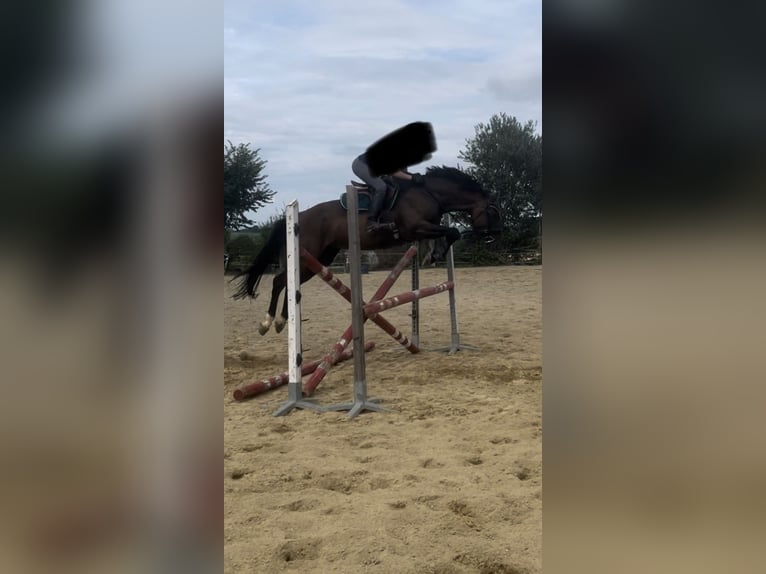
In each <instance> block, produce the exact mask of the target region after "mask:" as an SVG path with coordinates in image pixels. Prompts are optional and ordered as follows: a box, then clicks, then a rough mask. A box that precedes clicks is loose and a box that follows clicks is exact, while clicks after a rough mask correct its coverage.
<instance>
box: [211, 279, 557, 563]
mask: <svg viewBox="0 0 766 574" xmlns="http://www.w3.org/2000/svg"><path fill="white" fill-rule="evenodd" d="M445 274H446V272H445V271H444V270H443V269H428V270H424V271H423V272H422V275H421V286H426V285H431V284H436V283H439V282H441V281H444V280H445V279H446V277H445ZM384 275H385V274H384V273H383V272H373V273H370V274H369V275H365V276H363V278H364V293H365V294H366V295H367V296H369V295H370V294H371V293H372V292H373V291H374V290H375V288H376V287H377V285H378V284H379V283H380V282H381V281H382V280H383V278H384ZM541 276H542V270H541V267H494V268H481V269H458V270H457V276H456V282H457V291H456V293H457V300H458V312H459V315H458V318H459V321H460V331H461V337H462V342H464V343H467V344H471V345H475V346H477V347H480V351H468V350H466V351H461V352H460V353H458V354H456V355H454V356H447V355H445V354H443V353H438V352H423V353H421V354H418V355H410V354H409V353H407V352H406V351H404V350H403V349H402V348H401V347H399V345H397V344H396V343H395V342H394V341H393V340H392V339H390V338H389V337H388V336H387V335H386V334H385V333H383V331H381V330H380V329H378V328H377V327H376V326H375V325H373V324H368V326H367V328H366V339H367V340H368V341H375V343H376V348H375V349H374V350H373V351H372V352H371V353H370V354H368V360H367V381H368V392H369V395H370V396H372V397H377V398H380V399H381V401H382V403H381V404H383V405H385V406H387V407H390V408H391V409H392V412H390V413H367V412H366V413H364V414H362V415H361V416H359V417H357V418H356V419H354V420H347V416H346V414H345V413H337V412H328V413H315V412H310V411H303V410H301V411H293V412H292V413H291V414H290V415H288V416H286V417H279V418H275V417H273V416H272V412H273V411H274V410H275V409H276V408H277V407H278V406H279V405H280V404H281V403H282V402H283V401H284V400H285V398H286V396H287V388H286V387H281V388H279V389H276V390H273V391H271V392H270V393H267V394H264V395H261V396H258V397H255V398H253V399H250V400H249V401H247V402H242V403H237V402H234V401H233V399H232V396H231V393H232V391H233V390H234V389H235V388H236V387H237V386H239V385H241V384H243V383H246V382H251V381H254V380H257V379H260V378H263V377H267V376H271V375H274V374H277V373H278V372H282V371H285V370H286V369H287V338H286V330H285V331H284V332H283V333H281V334H276V333H274V332H273V331H272V332H269V333H268V334H267V335H266V336H265V337H261V336H260V335H259V334H258V332H257V323H258V321H259V320H260V319H261V318H262V316H263V314H264V312H265V308H266V305H267V303H268V301H267V296H268V293H269V292H270V287H271V278H270V277H268V276H267V277H265V278H264V281H263V283H262V286H261V292H262V294H261V296H260V297H259V298H258V299H256V300H255V301H233V300H232V299H231V298H230V297H229V296H228V295H229V294H230V293H231V287H230V285H229V284H228V282H226V283H225V286H224V295H225V303H224V308H225V348H224V365H225V367H224V368H225V379H224V380H225V388H224V433H225V454H224V487H225V495H224V496H225V513H226V514H225V522H224V536H225V562H224V563H225V571H226V572H254V573H278V572H300V573H306V572H319V573H323V572H332V573H335V572H337V573H358V572H372V573H384V572H385V573H389V572H390V573H413V574H414V573H432V574H436V573H439V574H458V573H481V574H490V573H534V572H541V571H542V564H541V544H542V541H541V537H542V475H541V470H542V426H541V415H542V341H541V332H542V329H541V327H542V302H541ZM340 277H341V279H343V280H344V281H345V282H346V283H347V284H348V275H345V274H341V275H340ZM408 281H409V272H407V271H406V272H405V273H404V275H403V276H402V278H400V280H399V282H398V283H397V284H396V285H395V286H394V288H393V289H392V290H391V294H395V293H398V292H401V291H404V290H406V288H407V283H408ZM303 297H304V306H303V316H304V322H303V342H304V356H305V357H306V360H313V359H315V358H319V356H321V355H324V353H325V352H326V351H327V350H329V348H330V347H331V346H332V344H333V343H334V342H335V340H336V339H337V337H338V336H339V335H340V334H341V332H342V331H343V330H344V329H345V328H346V327H347V326H348V325H349V324H350V321H351V314H350V307H349V305H348V303H346V302H345V301H344V300H343V299H341V298H340V296H339V295H337V294H336V293H335V292H333V291H332V290H330V289H329V288H328V287H327V286H326V285H324V283H322V282H321V280H319V279H316V278H315V279H312V280H311V281H310V282H308V283H306V284H305V285H304V287H303ZM409 313H410V307H409V305H405V306H402V307H399V308H396V309H391V310H389V311H386V313H385V316H386V318H387V319H389V321H391V322H392V323H393V324H394V325H396V326H397V327H399V328H401V329H403V330H405V332H407V331H409V329H410V317H409ZM421 317H422V320H421V344H422V345H423V346H424V347H429V346H432V347H438V346H441V345H447V344H449V338H450V335H449V333H450V328H449V306H448V299H447V296H446V294H441V295H437V296H435V297H432V298H429V299H425V300H423V301H421ZM243 351H245V353H242V352H243ZM352 387H353V361H349V362H347V363H344V364H342V365H340V366H338V367H336V368H334V369H333V370H332V371H331V372H330V373H329V374H328V376H327V377H326V378H325V380H324V381H323V382H322V383H321V384H320V385H319V387H318V388H317V391H316V393H315V397H316V398H317V400H318V402H319V403H320V404H322V405H330V404H337V403H341V402H347V401H349V400H350V399H351V397H352Z"/></svg>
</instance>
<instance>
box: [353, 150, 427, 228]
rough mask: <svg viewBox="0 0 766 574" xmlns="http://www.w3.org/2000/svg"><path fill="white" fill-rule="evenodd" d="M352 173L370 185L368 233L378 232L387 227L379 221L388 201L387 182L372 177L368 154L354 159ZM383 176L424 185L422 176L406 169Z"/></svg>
mask: <svg viewBox="0 0 766 574" xmlns="http://www.w3.org/2000/svg"><path fill="white" fill-rule="evenodd" d="M351 171H353V172H354V174H356V176H357V177H358V178H359V179H361V180H362V181H363V182H364V183H366V184H367V185H369V186H370V188H371V189H372V201H371V202H370V209H369V211H368V212H367V232H368V233H370V232H373V231H378V230H379V229H381V228H382V227H387V226H385V225H381V223H380V221H379V218H380V212H381V211H382V210H383V203H384V202H385V200H386V190H387V189H388V186H387V185H386V182H384V181H383V180H382V179H380V177H376V176H374V175H372V173H371V171H370V167H369V165H368V164H367V154H366V153H363V154H361V155H359V156H357V157H356V159H354V161H353V162H352V163H351ZM381 175H390V176H392V177H399V178H402V179H409V180H412V181H413V182H414V183H417V184H423V183H424V180H423V176H422V175H420V174H419V173H409V172H408V171H407V170H406V169H405V168H401V169H398V170H397V171H395V172H393V173H391V174H381Z"/></svg>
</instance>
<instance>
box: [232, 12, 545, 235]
mask: <svg viewBox="0 0 766 574" xmlns="http://www.w3.org/2000/svg"><path fill="white" fill-rule="evenodd" d="M224 7H225V8H224V110H225V119H224V141H231V142H233V143H234V144H239V143H249V144H250V147H251V148H252V149H260V151H259V156H260V157H261V158H263V159H265V160H266V161H267V162H268V163H267V164H266V168H265V170H264V171H265V173H266V175H267V176H268V178H267V182H268V184H269V186H270V187H271V189H273V190H274V191H276V192H277V193H276V195H275V196H274V200H273V203H272V204H269V205H267V206H265V207H262V208H261V209H260V210H258V212H257V213H252V212H251V213H249V214H248V215H249V217H250V218H251V219H253V220H254V221H256V222H264V221H266V220H267V219H268V218H269V217H271V216H273V215H278V214H279V215H281V212H282V211H283V210H284V207H285V205H287V203H288V202H290V201H292V200H293V199H297V200H298V202H299V204H300V207H301V209H306V208H308V207H311V206H312V205H314V204H316V203H319V202H322V201H327V200H329V199H333V198H337V197H338V196H339V195H340V194H341V193H342V192H343V190H344V186H345V185H346V184H347V183H348V181H349V180H350V179H351V178H353V177H354V175H353V172H352V171H351V162H352V161H353V159H354V158H355V157H356V156H357V155H358V154H360V153H362V152H363V151H364V150H365V149H366V148H367V147H368V146H369V145H370V144H372V143H373V142H375V141H376V140H378V139H379V138H381V137H383V136H384V135H386V134H388V133H390V132H392V131H393V130H395V129H398V128H400V127H402V126H403V125H405V124H408V123H410V122H414V121H424V122H430V123H431V124H432V125H433V128H434V133H435V135H436V142H437V146H438V150H437V151H436V152H435V153H434V154H433V157H432V158H431V159H429V160H428V161H426V162H423V163H421V164H417V165H416V166H413V167H411V168H410V171H415V172H420V173H423V172H425V169H426V167H428V166H429V165H450V166H458V165H459V164H460V165H462V163H463V162H460V161H459V159H458V154H459V152H460V151H461V150H462V149H464V147H465V143H466V140H467V139H469V138H471V137H473V136H474V134H475V127H476V125H477V124H479V123H486V122H487V121H488V120H489V119H490V118H491V117H492V116H493V115H494V114H498V113H501V112H505V113H506V114H508V115H511V116H515V117H516V118H517V119H518V120H519V121H520V122H522V123H524V122H526V121H527V120H533V121H535V122H537V129H538V132H540V133H541V132H542V6H541V2H540V0H364V1H356V2H353V1H351V0H282V1H280V0H267V1H262V0H255V1H254V0H225V4H224Z"/></svg>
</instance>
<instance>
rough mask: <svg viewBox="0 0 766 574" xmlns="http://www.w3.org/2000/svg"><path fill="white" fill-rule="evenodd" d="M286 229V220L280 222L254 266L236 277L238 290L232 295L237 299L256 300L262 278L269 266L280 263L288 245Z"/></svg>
mask: <svg viewBox="0 0 766 574" xmlns="http://www.w3.org/2000/svg"><path fill="white" fill-rule="evenodd" d="M286 229H287V228H286V224H285V220H284V218H282V219H280V220H278V221H277V222H276V223H275V224H274V228H273V229H272V230H271V235H269V238H268V240H267V241H266V245H264V246H263V249H261V251H260V253H258V255H257V256H256V258H255V261H253V264H252V265H251V266H250V267H249V268H248V270H247V271H243V272H242V273H238V274H237V275H235V276H234V278H233V279H232V281H235V280H237V279H239V285H238V286H237V290H236V291H235V292H234V295H232V296H233V297H234V298H235V299H244V298H245V297H251V298H253V299H254V298H255V297H256V293H255V290H256V289H257V288H258V283H260V282H261V277H262V276H263V274H264V273H265V272H266V270H267V269H268V268H269V265H271V264H272V263H279V256H280V254H281V253H282V249H284V247H285V243H286V239H285V231H286Z"/></svg>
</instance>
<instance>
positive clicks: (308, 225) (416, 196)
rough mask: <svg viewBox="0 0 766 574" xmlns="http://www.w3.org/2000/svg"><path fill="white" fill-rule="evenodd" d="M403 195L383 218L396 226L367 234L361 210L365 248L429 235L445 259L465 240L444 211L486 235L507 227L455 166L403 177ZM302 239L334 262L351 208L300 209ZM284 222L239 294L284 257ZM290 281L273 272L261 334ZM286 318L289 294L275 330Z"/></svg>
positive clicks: (344, 244) (335, 204)
mask: <svg viewBox="0 0 766 574" xmlns="http://www.w3.org/2000/svg"><path fill="white" fill-rule="evenodd" d="M396 182H397V183H398V184H399V188H400V190H399V198H398V201H397V202H396V203H395V205H394V206H393V208H392V209H391V210H390V211H388V212H384V214H383V217H382V218H381V221H389V222H390V224H391V228H392V229H391V230H380V231H375V232H372V233H367V231H366V230H365V227H366V224H367V216H366V214H365V213H360V217H359V238H360V241H361V248H362V249H364V250H374V249H385V248H387V247H393V246H395V245H399V244H402V243H411V242H413V241H420V240H427V239H435V240H437V239H441V238H444V239H446V241H437V245H438V248H437V249H436V250H435V251H434V253H433V255H432V260H433V261H443V260H444V256H445V255H446V253H447V251H448V249H449V247H450V246H451V245H452V244H453V243H454V242H455V241H456V240H457V239H459V238H460V231H458V229H456V228H454V227H446V226H443V225H441V219H442V215H444V214H445V213H449V212H465V213H468V214H470V216H471V223H472V226H473V229H474V230H475V231H478V232H482V233H484V234H485V235H491V234H493V233H499V232H500V231H501V230H502V224H501V217H500V212H499V210H498V208H497V206H496V205H495V203H494V202H493V200H492V198H491V197H490V195H489V193H487V192H486V191H484V190H483V189H482V187H481V186H480V185H479V183H478V182H477V181H476V180H475V179H473V178H472V177H470V176H469V175H467V174H465V173H463V172H462V171H460V170H458V169H455V168H451V167H437V168H430V169H429V170H428V171H427V173H426V174H425V176H424V182H423V184H420V185H416V184H413V183H411V182H409V181H404V180H399V179H397V180H396ZM299 222H300V223H299V225H300V243H301V247H304V248H305V249H306V250H307V251H308V252H309V253H311V254H312V255H313V256H314V257H316V258H317V259H318V260H319V261H321V262H322V264H323V265H329V264H330V263H332V261H333V259H335V256H336V255H337V254H338V252H339V251H340V250H341V249H346V248H348V223H347V220H346V211H345V209H344V208H343V206H342V205H341V203H340V201H338V200H334V201H326V202H324V203H319V204H317V205H315V206H314V207H311V208H309V209H307V210H305V211H302V212H301V213H300V219H299ZM285 244H286V238H285V220H284V219H281V220H279V221H278V222H277V223H276V225H275V226H274V229H273V231H272V232H271V235H270V237H269V239H268V241H267V242H266V245H265V246H264V247H263V249H262V250H261V252H260V253H259V254H258V255H257V257H256V259H255V261H254V262H253V264H252V265H251V266H250V268H249V269H248V270H247V271H244V272H243V273H241V274H239V275H237V277H235V279H237V278H240V279H239V286H238V289H237V291H236V293H235V294H234V298H236V299H240V298H244V297H255V296H256V292H255V290H256V288H257V287H258V284H259V283H260V280H261V277H262V276H263V274H264V273H265V272H266V271H267V270H268V269H269V267H270V266H271V265H272V264H274V263H278V262H280V261H284V252H285ZM313 276H314V273H312V272H311V271H309V270H308V269H306V268H305V267H304V266H301V283H305V282H306V281H308V280H309V279H311V277H313ZM286 284H287V273H286V272H285V271H281V272H279V273H277V274H276V275H275V276H274V281H273V283H272V289H271V301H270V303H269V310H268V313H267V315H266V318H265V319H264V320H263V321H261V323H260V325H259V328H258V331H259V332H260V333H261V335H264V334H266V332H267V331H268V330H269V328H270V327H271V324H272V322H274V317H275V315H276V311H277V300H278V298H279V295H280V293H281V292H282V290H283V289H284V288H285V286H286ZM286 321H287V297H285V298H284V304H283V306H282V314H281V317H279V318H278V319H277V320H276V322H275V329H276V331H277V332H280V331H281V330H282V329H283V328H284V326H285V323H286Z"/></svg>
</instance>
